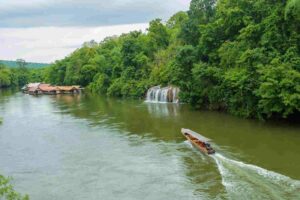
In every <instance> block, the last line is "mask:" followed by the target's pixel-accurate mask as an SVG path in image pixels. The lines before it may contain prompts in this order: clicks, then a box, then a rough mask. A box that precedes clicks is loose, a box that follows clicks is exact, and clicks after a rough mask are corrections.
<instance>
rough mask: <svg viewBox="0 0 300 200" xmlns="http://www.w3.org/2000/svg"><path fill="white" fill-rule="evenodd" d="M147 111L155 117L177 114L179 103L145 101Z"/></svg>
mask: <svg viewBox="0 0 300 200" xmlns="http://www.w3.org/2000/svg"><path fill="white" fill-rule="evenodd" d="M146 104H147V107H148V112H149V113H150V114H151V115H152V116H156V117H170V116H177V115H178V109H179V104H174V103H146Z"/></svg>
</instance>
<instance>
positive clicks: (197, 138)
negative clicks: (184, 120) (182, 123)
mask: <svg viewBox="0 0 300 200" xmlns="http://www.w3.org/2000/svg"><path fill="white" fill-rule="evenodd" d="M181 132H182V134H183V135H184V136H185V137H186V138H187V139H188V140H189V141H190V142H191V143H192V144H193V145H194V146H195V147H197V148H198V149H199V150H200V151H202V152H203V153H206V154H214V153H215V150H214V149H213V148H212V147H211V145H210V143H209V142H210V141H211V139H208V138H206V137H204V136H202V135H200V134H199V133H196V132H194V131H192V130H189V129H184V128H183V129H181Z"/></svg>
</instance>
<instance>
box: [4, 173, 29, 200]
mask: <svg viewBox="0 0 300 200" xmlns="http://www.w3.org/2000/svg"><path fill="white" fill-rule="evenodd" d="M10 181H11V180H10V179H9V178H6V177H4V176H2V175H0V199H3V200H29V197H28V195H25V196H22V195H20V194H19V193H18V192H16V191H15V190H14V188H13V186H12V185H11V183H10Z"/></svg>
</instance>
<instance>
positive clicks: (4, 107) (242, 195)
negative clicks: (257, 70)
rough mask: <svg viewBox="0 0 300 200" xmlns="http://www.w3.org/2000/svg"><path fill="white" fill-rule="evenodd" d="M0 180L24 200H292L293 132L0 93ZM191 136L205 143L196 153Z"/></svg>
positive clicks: (295, 170)
mask: <svg viewBox="0 0 300 200" xmlns="http://www.w3.org/2000/svg"><path fill="white" fill-rule="evenodd" d="M0 116H2V118H3V123H2V124H1V125H0V174H3V175H5V176H11V177H13V178H14V179H13V181H12V183H13V185H14V186H15V188H16V190H17V191H19V192H21V193H23V194H29V196H30V198H31V199H32V200H56V199H58V200H60V199H62V200H77V199H78V200H79V199H80V200H81V199H84V200H86V199H88V200H90V199H91V200H98V199H104V200H110V199H122V200H125V199H126V200H127V199H128V200H132V199H137V200H141V199H146V200H148V199H149V200H152V199H153V200H160V199H162V200H169V199H170V200H176V199H180V200H189V199H200V200H201V199H272V200H273V199H275V200H276V199H300V181H299V180H300V126H299V125H297V124H295V123H294V124H287V123H283V122H276V123H275V122H273V123H269V122H268V123H266V122H258V121H255V120H245V119H239V118H236V117H233V116H230V115H227V114H222V113H217V112H209V111H193V110H192V109H191V108H190V107H189V106H188V105H177V104H157V103H156V104H155V103H145V102H143V101H137V100H120V99H112V98H104V97H100V96H90V95H76V96H71V95H62V96H39V97H35V96H29V95H25V94H22V93H20V92H11V91H1V92H0ZM183 127H184V128H189V129H192V130H194V131H197V132H200V133H202V134H203V135H205V136H206V137H209V138H211V139H213V143H212V146H213V147H214V148H215V149H216V151H217V153H216V154H215V155H213V156H207V155H204V154H202V153H201V152H199V151H197V150H196V149H195V148H193V147H192V146H191V144H190V143H189V142H187V141H186V140H185V138H184V137H183V136H182V135H181V133H180V129H181V128H183Z"/></svg>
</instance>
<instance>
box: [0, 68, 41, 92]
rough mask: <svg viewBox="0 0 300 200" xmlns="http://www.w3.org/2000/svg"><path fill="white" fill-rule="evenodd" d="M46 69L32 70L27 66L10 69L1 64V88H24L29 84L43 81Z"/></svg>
mask: <svg viewBox="0 0 300 200" xmlns="http://www.w3.org/2000/svg"><path fill="white" fill-rule="evenodd" d="M43 70H44V69H30V68H27V67H26V66H20V67H17V68H10V67H7V66H6V65H4V64H2V63H0V88H8V87H22V86H24V85H25V84H27V83H28V82H38V81H42V80H43V75H42V71H43Z"/></svg>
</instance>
